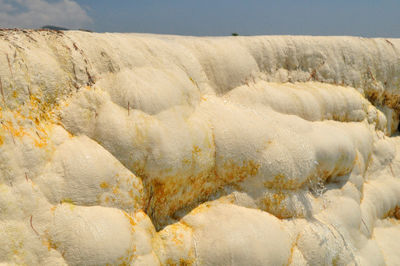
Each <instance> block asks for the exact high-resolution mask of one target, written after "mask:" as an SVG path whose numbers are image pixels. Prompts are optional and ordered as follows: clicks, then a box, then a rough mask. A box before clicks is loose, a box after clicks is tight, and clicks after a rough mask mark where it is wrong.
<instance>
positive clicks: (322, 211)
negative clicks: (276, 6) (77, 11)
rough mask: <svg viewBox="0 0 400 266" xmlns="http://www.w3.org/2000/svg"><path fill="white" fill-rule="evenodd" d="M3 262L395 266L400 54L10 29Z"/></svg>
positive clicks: (0, 218)
mask: <svg viewBox="0 0 400 266" xmlns="http://www.w3.org/2000/svg"><path fill="white" fill-rule="evenodd" d="M0 78H1V79H0V93H1V94H0V106H1V110H0V122H1V124H0V126H1V127H0V263H1V264H5V265H8V264H30V265H118V264H121V265H128V264H130V265H397V264H398V263H399V261H400V252H399V250H400V241H399V238H400V220H399V219H400V179H399V177H400V138H399V137H397V135H398V124H399V114H400V93H399V90H400V40H397V39H363V38H353V37H290V36H286V37H279V36H260V37H221V38H197V37H178V36H160V35H140V34H96V33H86V32H73V31H72V32H56V31H19V30H3V31H0Z"/></svg>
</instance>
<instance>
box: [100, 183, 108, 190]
mask: <svg viewBox="0 0 400 266" xmlns="http://www.w3.org/2000/svg"><path fill="white" fill-rule="evenodd" d="M100 187H101V188H103V189H106V188H108V187H109V185H108V183H107V182H102V183H101V184H100Z"/></svg>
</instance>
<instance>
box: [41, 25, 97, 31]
mask: <svg viewBox="0 0 400 266" xmlns="http://www.w3.org/2000/svg"><path fill="white" fill-rule="evenodd" d="M41 29H44V30H71V29H67V28H64V27H59V26H53V25H45V26H43V27H41ZM78 30H80V31H87V32H92V31H91V30H87V29H78Z"/></svg>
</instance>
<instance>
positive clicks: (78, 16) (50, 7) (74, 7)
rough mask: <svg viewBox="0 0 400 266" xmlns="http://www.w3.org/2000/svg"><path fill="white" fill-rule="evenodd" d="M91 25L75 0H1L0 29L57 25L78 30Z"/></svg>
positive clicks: (89, 19) (90, 20)
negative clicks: (49, 0) (50, 0)
mask: <svg viewBox="0 0 400 266" xmlns="http://www.w3.org/2000/svg"><path fill="white" fill-rule="evenodd" d="M91 23H92V19H91V18H90V17H89V16H88V14H87V13H86V11H85V10H84V9H83V8H82V7H81V6H80V5H79V4H78V3H76V2H75V1H73V0H57V1H56V2H55V1H52V2H48V1H46V0H0V28H14V27H18V28H19V27H21V28H40V27H41V26H44V25H55V26H62V27H66V28H71V29H77V28H85V27H88V26H89V25H90V24H91Z"/></svg>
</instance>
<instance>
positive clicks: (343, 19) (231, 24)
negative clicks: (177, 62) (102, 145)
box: [0, 0, 400, 37]
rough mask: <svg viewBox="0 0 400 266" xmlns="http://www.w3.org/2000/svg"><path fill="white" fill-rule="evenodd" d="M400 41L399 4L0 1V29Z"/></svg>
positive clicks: (397, 0)
mask: <svg viewBox="0 0 400 266" xmlns="http://www.w3.org/2000/svg"><path fill="white" fill-rule="evenodd" d="M44 24H52V25H58V26H65V27H68V28H88V29H91V30H94V31H98V32H148V33H164V34H182V35H230V34H231V33H232V32H238V33H239V34H240V35H262V34H295V35H300V34H301V35H355V36H364V37H400V0H382V1H371V0H347V1H344V0H337V1H334V0H331V1H326V0H319V1H317V0H297V1H296V0H281V1H278V0H277V1H261V0H196V1H195V0H171V1H167V0H163V1H161V0H0V27H28V28H35V27H40V26H42V25H44Z"/></svg>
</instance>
